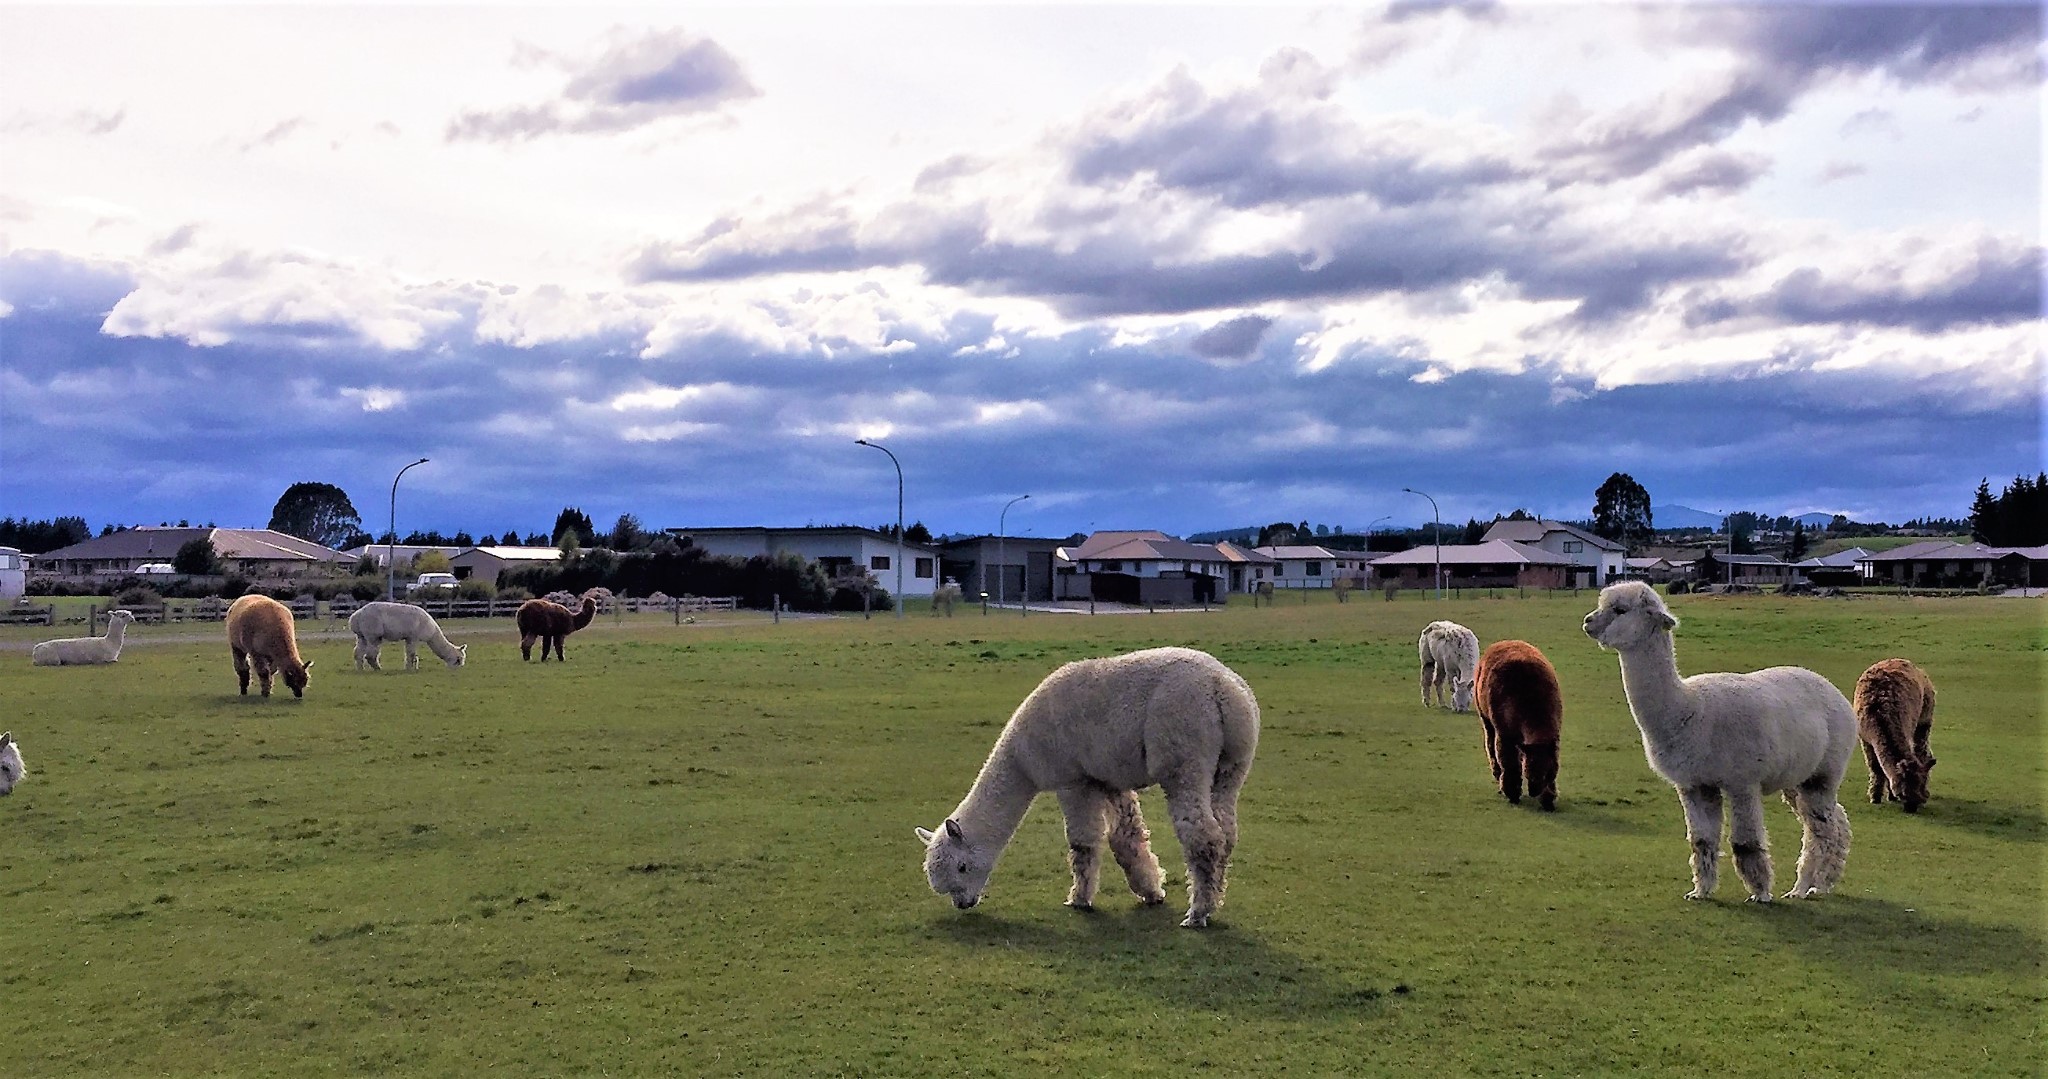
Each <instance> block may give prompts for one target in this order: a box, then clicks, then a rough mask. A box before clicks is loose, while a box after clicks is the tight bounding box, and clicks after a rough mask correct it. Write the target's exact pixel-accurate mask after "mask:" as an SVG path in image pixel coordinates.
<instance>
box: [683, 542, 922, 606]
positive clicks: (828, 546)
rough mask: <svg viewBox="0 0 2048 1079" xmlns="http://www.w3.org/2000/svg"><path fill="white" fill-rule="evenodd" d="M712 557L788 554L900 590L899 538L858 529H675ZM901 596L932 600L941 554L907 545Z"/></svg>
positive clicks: (836, 573)
mask: <svg viewBox="0 0 2048 1079" xmlns="http://www.w3.org/2000/svg"><path fill="white" fill-rule="evenodd" d="M668 532H669V533H670V534H671V535H674V536H677V537H683V538H687V539H688V540H689V541H690V542H691V543H694V544H696V545H697V546H698V547H701V548H703V549H704V551H705V552H706V553H707V554H715V555H732V556H734V557H737V558H753V557H754V556H756V555H774V554H781V553H783V552H785V551H786V552H789V553H791V554H794V555H796V556H797V557H799V558H804V559H808V560H810V561H812V562H816V563H817V564H818V565H819V567H820V568H822V569H824V571H825V573H826V575H827V576H829V577H833V578H835V579H839V578H847V577H855V576H860V575H863V574H865V575H866V576H869V577H872V578H874V580H875V583H876V584H879V585H881V586H882V587H883V588H885V589H888V590H889V591H890V592H891V593H894V592H895V591H896V590H897V576H896V550H897V544H896V540H895V539H893V538H892V537H890V536H889V535H888V534H887V533H883V532H877V531H875V530H874V529H872V528H860V527H858V526H855V525H834V526H831V527H827V528H756V527H738V528H671V529H668ZM902 549H903V577H902V594H903V595H905V596H927V597H928V596H930V595H931V594H932V592H933V590H934V589H936V588H937V587H938V576H939V552H938V549H937V548H935V547H929V546H926V545H924V544H921V543H905V544H903V548H902Z"/></svg>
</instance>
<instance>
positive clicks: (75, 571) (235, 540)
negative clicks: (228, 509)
mask: <svg viewBox="0 0 2048 1079" xmlns="http://www.w3.org/2000/svg"><path fill="white" fill-rule="evenodd" d="M198 539H206V540H212V541H213V553H214V555H215V557H217V558H218V559H219V560H220V563H221V565H222V566H223V567H224V568H226V569H227V570H229V571H232V572H235V573H239V574H242V575H244V576H248V577H256V578H276V577H296V576H300V575H303V574H305V573H307V572H309V571H313V570H319V571H323V572H325V571H329V570H332V569H334V568H337V567H339V568H342V569H346V568H347V567H348V566H350V565H353V564H354V562H355V559H353V558H351V557H349V556H348V555H346V554H344V553H342V552H340V551H337V550H335V549H333V548H332V547H322V546H321V545H319V544H317V543H314V542H312V541H311V540H302V539H300V538H298V537H297V536H288V535H286V534H284V533H283V532H274V531H272V530H270V529H268V528H183V527H176V526H171V527H158V526H145V527H142V528H126V529H122V530H121V531H119V532H110V533H108V534H106V535H104V536H95V537H93V538H92V539H89V540H84V541H81V542H79V543H74V544H72V545H71V546H69V547H59V548H57V549H56V550H54V551H49V552H46V553H44V554H41V555H37V556H36V571H37V572H38V573H39V574H41V573H48V574H51V575H53V576H58V577H69V578H91V577H119V576H123V575H126V574H131V573H134V572H135V571H136V570H138V569H140V568H142V566H143V565H145V564H147V563H151V562H169V561H171V560H172V559H174V558H176V557H177V555H178V549H179V548H180V547H183V546H184V545H186V544H187V543H190V542H192V541H193V540H198Z"/></svg>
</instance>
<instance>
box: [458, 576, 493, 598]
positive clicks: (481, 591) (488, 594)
mask: <svg viewBox="0 0 2048 1079" xmlns="http://www.w3.org/2000/svg"><path fill="white" fill-rule="evenodd" d="M497 594H498V590H497V588H496V587H494V586H493V585H492V584H491V582H489V581H479V580H477V579H476V578H474V577H471V578H469V579H468V580H463V581H457V582H455V598H456V599H491V598H493V597H495V596H496V595H497Z"/></svg>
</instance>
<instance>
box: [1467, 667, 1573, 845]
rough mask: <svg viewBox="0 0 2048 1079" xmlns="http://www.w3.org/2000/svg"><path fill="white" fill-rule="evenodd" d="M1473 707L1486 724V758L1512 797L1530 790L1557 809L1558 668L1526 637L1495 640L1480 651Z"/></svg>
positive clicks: (1560, 714)
mask: <svg viewBox="0 0 2048 1079" xmlns="http://www.w3.org/2000/svg"><path fill="white" fill-rule="evenodd" d="M1472 700H1473V706H1474V707H1475V708H1476V709H1477V711H1478V712H1479V722H1480V723H1481V724H1483V725H1484V726H1485V728H1486V761H1487V763H1488V764H1490V765H1492V766H1493V780H1494V782H1495V783H1496V784H1498V785H1499V786H1500V792H1501V793H1502V794H1504V795H1506V796H1507V799H1508V801H1510V802H1513V803H1515V804H1516V805H1520V804H1521V802H1522V781H1523V778H1524V776H1525V775H1526V777H1527V779H1528V784H1529V793H1530V794H1531V795H1534V796H1535V798H1536V800H1537V801H1538V802H1539V803H1541V804H1542V806H1543V808H1544V809H1555V808H1557V738H1558V732H1559V731H1560V730H1561V729H1562V728H1563V726H1564V694H1563V692H1562V691H1561V690H1559V688H1558V685H1557V671H1556V670H1555V669H1554V668H1552V667H1551V666H1550V661H1549V660H1547V659H1545V658H1543V653H1542V652H1540V651H1537V649H1536V646H1535V645H1533V644H1530V643H1529V642H1527V641H1496V642H1494V643H1493V644H1492V645H1489V646H1488V647H1487V649H1486V651H1485V652H1483V653H1481V654H1480V656H1479V673H1478V675H1477V677H1476V678H1474V680H1473V686H1472Z"/></svg>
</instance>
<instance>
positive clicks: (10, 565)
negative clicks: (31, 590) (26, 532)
mask: <svg viewBox="0 0 2048 1079" xmlns="http://www.w3.org/2000/svg"><path fill="white" fill-rule="evenodd" d="M27 587H28V567H27V564H26V562H25V560H24V559H23V557H22V554H21V551H20V550H19V549H17V548H14V547H0V599H12V598H13V597H15V596H19V595H21V594H22V592H23V591H24V590H25V589H26V588H27Z"/></svg>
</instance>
